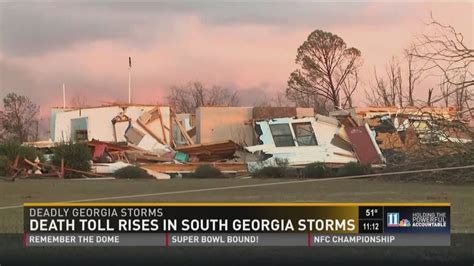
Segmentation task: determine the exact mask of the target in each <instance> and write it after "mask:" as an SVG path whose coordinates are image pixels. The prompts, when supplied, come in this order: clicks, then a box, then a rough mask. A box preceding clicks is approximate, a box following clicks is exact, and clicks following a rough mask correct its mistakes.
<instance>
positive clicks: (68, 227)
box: [24, 203, 451, 247]
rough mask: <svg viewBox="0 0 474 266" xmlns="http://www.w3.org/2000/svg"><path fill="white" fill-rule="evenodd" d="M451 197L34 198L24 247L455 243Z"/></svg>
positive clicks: (27, 213)
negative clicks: (409, 200)
mask: <svg viewBox="0 0 474 266" xmlns="http://www.w3.org/2000/svg"><path fill="white" fill-rule="evenodd" d="M450 224H451V221H450V204H449V203H409V204H407V203H358V204H354V203H142V204H140V203H71V204H68V203H62V204H60V203H58V204H55V203H29V204H25V205H24V234H25V239H24V241H25V242H24V244H25V246H32V247H34V246H449V245H450V239H451V237H450V227H451V226H450Z"/></svg>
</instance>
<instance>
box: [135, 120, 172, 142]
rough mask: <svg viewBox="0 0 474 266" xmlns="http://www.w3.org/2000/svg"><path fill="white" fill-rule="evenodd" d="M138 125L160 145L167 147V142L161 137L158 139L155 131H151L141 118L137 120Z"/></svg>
mask: <svg viewBox="0 0 474 266" xmlns="http://www.w3.org/2000/svg"><path fill="white" fill-rule="evenodd" d="M137 123H138V124H139V125H140V126H141V127H142V128H143V129H144V130H145V131H146V132H147V133H148V134H150V135H151V136H152V137H153V138H154V139H156V140H157V141H158V142H159V143H161V144H163V145H166V142H164V141H163V140H162V139H161V138H160V137H158V136H157V135H156V134H155V133H153V131H151V130H150V129H149V128H148V127H147V126H146V125H145V124H144V123H142V121H141V120H140V118H138V119H137Z"/></svg>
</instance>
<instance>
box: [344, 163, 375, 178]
mask: <svg viewBox="0 0 474 266" xmlns="http://www.w3.org/2000/svg"><path fill="white" fill-rule="evenodd" d="M369 173H370V167H369V166H367V165H363V164H360V163H356V162H350V163H346V164H345V165H344V166H343V167H342V168H339V170H338V171H337V175H338V176H353V175H364V174H369Z"/></svg>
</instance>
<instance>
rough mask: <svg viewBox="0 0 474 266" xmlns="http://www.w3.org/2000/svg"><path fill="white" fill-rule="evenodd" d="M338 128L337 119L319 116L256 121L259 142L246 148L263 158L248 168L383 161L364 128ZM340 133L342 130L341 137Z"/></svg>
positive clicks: (336, 164)
mask: <svg viewBox="0 0 474 266" xmlns="http://www.w3.org/2000/svg"><path fill="white" fill-rule="evenodd" d="M341 128H344V126H343V125H341V124H340V123H339V121H338V120H337V119H335V118H332V117H327V116H322V115H316V116H315V117H306V118H277V119H269V120H264V121H258V122H256V126H255V132H256V134H257V139H258V143H259V145H256V146H250V147H247V148H246V150H247V151H249V152H251V153H254V154H255V153H257V154H260V155H262V159H263V161H261V162H255V163H249V168H252V167H254V168H260V167H262V166H267V165H276V164H278V161H285V162H286V163H288V165H290V166H302V165H306V164H309V163H313V162H321V163H325V164H327V165H333V166H338V165H342V164H345V163H348V162H357V161H360V162H361V163H364V164H381V163H383V161H384V159H383V156H382V154H381V152H380V150H379V149H378V147H377V145H376V143H375V140H374V139H373V138H374V136H373V135H372V134H370V133H369V132H368V131H367V127H345V130H346V131H347V132H346V131H344V130H342V131H341ZM341 132H345V133H344V134H343V136H341V135H342V134H341ZM354 136H355V137H354ZM359 144H360V146H358V145H359Z"/></svg>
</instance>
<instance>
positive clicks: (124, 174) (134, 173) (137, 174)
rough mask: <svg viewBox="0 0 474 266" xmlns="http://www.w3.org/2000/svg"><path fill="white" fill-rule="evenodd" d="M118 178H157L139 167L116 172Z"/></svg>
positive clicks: (130, 167)
mask: <svg viewBox="0 0 474 266" xmlns="http://www.w3.org/2000/svg"><path fill="white" fill-rule="evenodd" d="M114 176H115V177H116V178H155V177H154V176H152V175H150V174H149V173H148V172H147V171H146V170H144V169H142V168H140V167H138V166H126V167H124V168H120V169H118V170H117V171H115V173H114Z"/></svg>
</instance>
